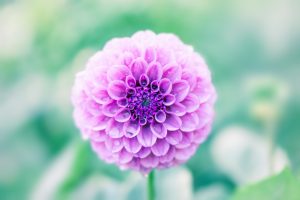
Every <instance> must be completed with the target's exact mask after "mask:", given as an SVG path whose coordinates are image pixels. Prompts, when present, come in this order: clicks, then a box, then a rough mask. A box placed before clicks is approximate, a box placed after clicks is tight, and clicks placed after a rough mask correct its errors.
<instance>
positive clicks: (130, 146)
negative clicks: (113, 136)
mask: <svg viewBox="0 0 300 200" xmlns="http://www.w3.org/2000/svg"><path fill="white" fill-rule="evenodd" d="M123 143H124V147H125V149H126V150H127V151H128V152H130V153H134V154H135V153H137V152H139V151H140V150H141V148H142V145H141V144H140V143H139V142H138V140H137V138H136V137H133V138H125V137H124V138H123Z"/></svg>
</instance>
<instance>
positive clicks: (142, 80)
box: [139, 74, 149, 87]
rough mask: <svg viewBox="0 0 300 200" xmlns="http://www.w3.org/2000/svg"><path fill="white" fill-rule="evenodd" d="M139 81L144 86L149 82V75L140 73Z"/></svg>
mask: <svg viewBox="0 0 300 200" xmlns="http://www.w3.org/2000/svg"><path fill="white" fill-rule="evenodd" d="M139 82H140V85H141V86H142V87H146V86H147V85H148V84H149V77H148V76H147V75H146V74H142V75H141V76H140V79H139Z"/></svg>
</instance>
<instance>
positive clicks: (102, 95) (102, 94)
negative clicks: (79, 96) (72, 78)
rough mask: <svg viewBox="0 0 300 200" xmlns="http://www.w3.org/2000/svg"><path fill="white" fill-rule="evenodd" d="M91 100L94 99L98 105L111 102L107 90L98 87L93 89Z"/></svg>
mask: <svg viewBox="0 0 300 200" xmlns="http://www.w3.org/2000/svg"><path fill="white" fill-rule="evenodd" d="M92 98H93V99H94V101H96V102H98V103H100V104H106V103H108V102H110V101H111V98H110V96H109V95H108V93H107V90H106V89H102V88H99V87H98V88H94V89H93V91H92Z"/></svg>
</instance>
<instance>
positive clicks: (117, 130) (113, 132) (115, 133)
mask: <svg viewBox="0 0 300 200" xmlns="http://www.w3.org/2000/svg"><path fill="white" fill-rule="evenodd" d="M105 131H106V133H107V134H108V135H109V136H110V137H112V138H120V137H122V136H123V135H124V132H123V123H119V122H117V121H115V120H114V119H111V120H110V121H109V122H108V125H107V127H106V129H105Z"/></svg>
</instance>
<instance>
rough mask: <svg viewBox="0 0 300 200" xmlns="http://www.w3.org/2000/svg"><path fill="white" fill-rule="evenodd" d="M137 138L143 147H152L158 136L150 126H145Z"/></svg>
mask: <svg viewBox="0 0 300 200" xmlns="http://www.w3.org/2000/svg"><path fill="white" fill-rule="evenodd" d="M137 139H138V141H139V142H140V143H141V145H142V146H143V147H151V146H152V145H153V144H154V143H155V142H156V139H157V137H156V136H155V135H154V134H153V133H152V131H151V129H150V126H144V127H142V129H141V132H140V133H139V134H138V135H137Z"/></svg>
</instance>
